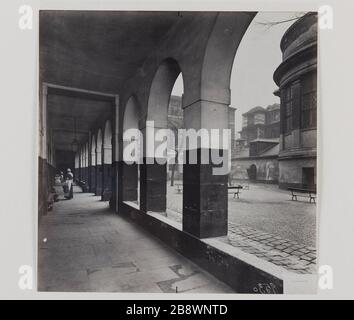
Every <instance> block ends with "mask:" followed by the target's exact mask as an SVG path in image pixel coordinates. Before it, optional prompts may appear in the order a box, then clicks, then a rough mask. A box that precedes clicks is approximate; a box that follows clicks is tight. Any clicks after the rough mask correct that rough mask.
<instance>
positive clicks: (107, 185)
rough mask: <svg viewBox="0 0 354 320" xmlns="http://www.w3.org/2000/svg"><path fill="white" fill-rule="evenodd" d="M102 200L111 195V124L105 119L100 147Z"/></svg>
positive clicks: (109, 197) (107, 199) (107, 198)
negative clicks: (101, 145)
mask: <svg viewBox="0 0 354 320" xmlns="http://www.w3.org/2000/svg"><path fill="white" fill-rule="evenodd" d="M102 160H103V163H102V200H103V201H109V200H110V199H111V196H112V126H111V122H110V121H109V120H107V121H106V123H105V126H104V134H103V147H102Z"/></svg>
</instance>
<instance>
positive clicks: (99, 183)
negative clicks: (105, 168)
mask: <svg viewBox="0 0 354 320" xmlns="http://www.w3.org/2000/svg"><path fill="white" fill-rule="evenodd" d="M102 142H103V139H102V131H101V129H99V130H98V133H97V141H96V192H95V195H96V196H101V195H102Z"/></svg>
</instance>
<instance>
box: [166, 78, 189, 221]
mask: <svg viewBox="0 0 354 320" xmlns="http://www.w3.org/2000/svg"><path fill="white" fill-rule="evenodd" d="M183 93H184V85H183V75H182V73H180V74H179V75H178V77H177V79H176V81H175V83H174V86H173V89H172V92H171V96H170V101H169V105H168V114H167V128H168V129H169V130H171V132H170V134H172V135H173V136H174V139H169V141H171V142H170V145H168V153H167V158H168V166H167V187H166V189H167V196H166V199H167V210H166V212H167V217H170V218H172V219H175V220H176V221H179V222H180V221H181V219H182V211H183V163H181V162H180V161H179V160H180V159H183V156H184V154H183V153H184V147H185V146H184V142H183V141H184V140H183V134H182V133H181V131H180V129H182V128H184V117H183V108H182V99H183ZM176 213H177V214H178V215H176Z"/></svg>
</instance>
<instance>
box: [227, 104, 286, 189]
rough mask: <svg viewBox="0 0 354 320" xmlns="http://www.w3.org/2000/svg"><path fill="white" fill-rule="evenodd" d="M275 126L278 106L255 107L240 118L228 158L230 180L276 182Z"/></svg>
mask: <svg viewBox="0 0 354 320" xmlns="http://www.w3.org/2000/svg"><path fill="white" fill-rule="evenodd" d="M279 127H280V105H279V104H273V105H270V106H268V107H266V108H263V107H260V106H257V107H254V108H252V109H251V110H249V111H248V112H246V113H244V114H243V115H242V130H241V131H240V132H239V133H240V138H239V139H237V140H236V147H235V149H234V152H233V155H232V166H231V177H232V179H236V180H251V181H258V182H266V183H277V182H278V171H279V170H278V153H279Z"/></svg>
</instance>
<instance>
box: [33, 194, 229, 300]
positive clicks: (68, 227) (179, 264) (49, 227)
mask: <svg viewBox="0 0 354 320" xmlns="http://www.w3.org/2000/svg"><path fill="white" fill-rule="evenodd" d="M56 189H57V192H58V193H59V194H60V192H61V188H60V187H56ZM100 199H101V197H100V196H94V195H93V194H92V193H82V192H81V188H79V187H75V194H74V199H73V200H64V198H63V196H62V195H60V201H59V202H58V203H56V204H55V205H54V209H53V211H52V212H51V214H50V215H46V216H44V217H43V218H42V219H41V222H40V225H39V238H38V241H39V246H38V248H39V249H38V262H39V270H40V274H39V275H38V277H39V278H38V284H39V287H38V288H39V290H40V291H72V292H78V291H79V292H80V291H94V292H97V291H99V292H157V293H158V292H166V293H169V292H171V293H172V292H176V290H177V292H178V293H230V292H233V291H232V290H231V289H230V288H229V287H228V286H226V285H225V284H223V283H222V282H220V281H219V280H217V279H215V278H214V277H213V276H211V275H210V274H209V273H207V272H205V271H204V270H202V269H201V268H199V267H198V266H196V265H195V264H194V263H192V262H191V261H189V260H188V259H186V258H184V257H183V256H182V255H180V254H179V253H177V252H176V251H174V250H173V249H171V248H169V247H167V246H166V245H165V244H163V243H162V242H161V241H160V240H158V239H156V238H154V237H153V236H151V234H149V233H147V232H146V231H144V230H143V229H142V228H141V227H139V226H137V225H136V224H134V223H133V222H131V221H129V220H127V219H125V218H123V217H121V216H120V215H117V214H115V213H114V212H113V211H112V210H111V209H109V208H108V205H107V202H103V201H100Z"/></svg>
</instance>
